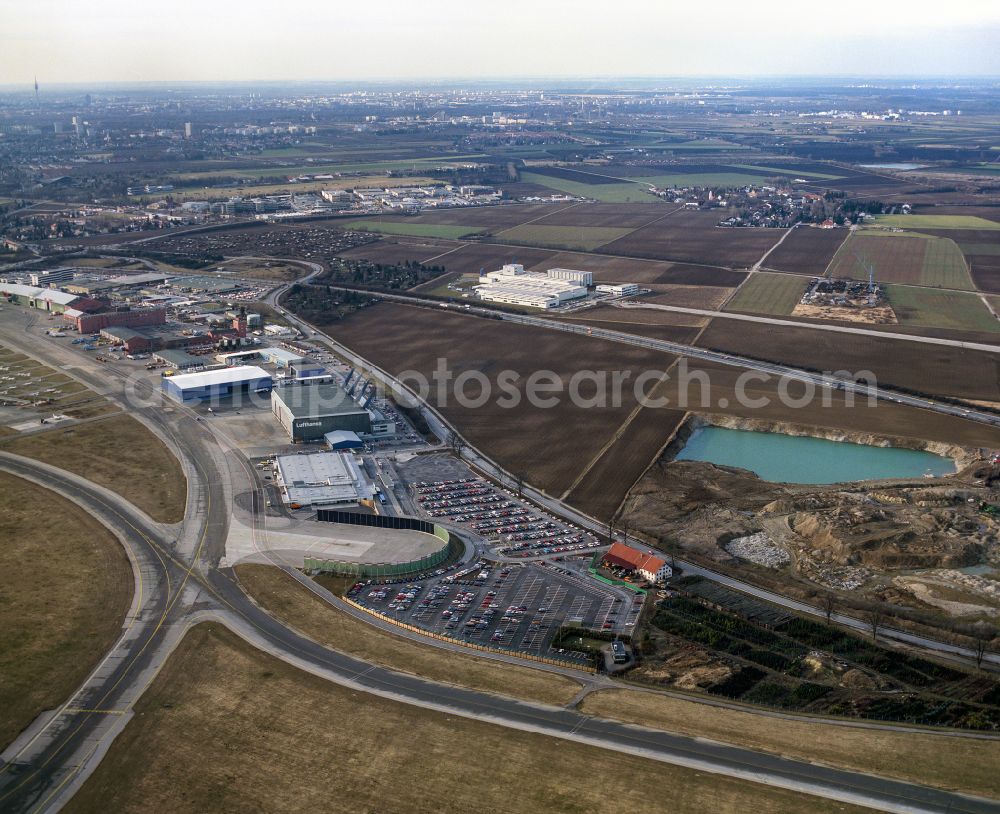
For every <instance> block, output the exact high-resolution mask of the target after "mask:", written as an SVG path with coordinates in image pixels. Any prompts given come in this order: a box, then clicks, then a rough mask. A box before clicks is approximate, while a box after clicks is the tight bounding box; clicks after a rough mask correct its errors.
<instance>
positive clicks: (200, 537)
mask: <svg viewBox="0 0 1000 814" xmlns="http://www.w3.org/2000/svg"><path fill="white" fill-rule="evenodd" d="M5 316H6V315H5ZM10 338H11V341H15V342H17V344H18V345H19V346H21V347H24V346H25V344H28V345H30V346H31V354H32V355H33V356H35V357H36V358H40V359H41V360H42V361H48V362H49V363H50V364H53V365H54V366H57V367H60V368H62V369H64V370H66V371H67V373H68V374H69V375H72V376H74V377H76V378H79V379H80V380H81V381H83V382H84V383H88V384H91V385H92V386H94V387H95V388H96V389H99V390H101V391H102V392H104V393H106V394H107V395H108V397H109V398H112V399H113V400H117V401H119V402H120V403H121V401H122V399H123V394H124V381H123V380H121V379H119V378H118V377H119V376H120V374H115V373H114V372H113V371H111V370H110V369H108V368H103V367H97V366H96V365H92V364H91V363H90V362H89V361H88V360H87V358H86V357H82V355H81V354H78V353H74V352H73V351H71V350H69V349H68V348H65V347H61V346H59V345H58V343H57V342H55V341H54V340H46V339H44V338H42V337H39V336H37V335H30V334H29V335H27V336H24V335H23V334H22V336H21V337H20V341H17V340H18V337H16V336H14V337H10ZM67 362H69V363H71V364H72V367H71V368H70V369H67V368H66V364H67ZM149 395H150V396H151V400H150V402H151V403H150V404H149V406H146V407H137V406H134V405H133V406H131V407H130V412H131V413H132V414H133V415H136V416H137V417H138V418H140V420H143V421H144V422H145V423H147V424H148V425H149V426H150V427H151V428H152V429H153V430H154V431H155V432H156V433H157V434H158V435H160V437H161V438H163V440H164V441H165V442H166V443H167V444H168V445H169V446H170V447H171V448H172V449H173V450H174V451H175V452H176V453H177V454H178V456H179V457H180V459H181V460H182V462H183V463H184V465H185V470H186V472H187V474H188V483H189V491H188V511H187V519H186V521H185V523H184V524H183V525H182V526H181V527H180V528H172V527H164V526H161V525H160V524H156V523H153V522H152V521H151V520H149V518H147V517H145V515H143V514H142V513H141V512H140V511H138V510H137V509H135V508H134V507H132V506H131V505H130V504H129V503H128V502H127V501H125V500H124V499H123V498H120V497H118V496H117V495H112V494H111V493H109V492H107V491H106V490H103V489H101V488H100V487H97V486H95V485H94V484H91V483H89V482H87V481H85V480H83V479H81V478H78V477H76V476H73V475H70V474H68V473H65V472H61V471H55V470H53V469H52V468H51V467H47V466H45V465H44V464H40V463H36V462H33V461H28V460H26V459H21V458H17V457H16V456H2V458H0V463H2V466H3V468H5V469H7V471H12V472H16V473H18V474H21V475H25V476H28V477H31V478H32V479H33V480H35V481H36V482H38V483H41V484H43V485H45V486H47V487H49V488H51V489H53V490H54V491H56V492H58V493H60V494H63V495H66V496H67V497H69V498H71V499H73V500H75V501H77V502H79V503H81V505H84V506H85V507H86V508H87V509H88V511H90V512H91V513H92V514H93V515H94V516H95V517H97V518H98V519H100V520H102V521H103V522H104V523H106V524H107V525H108V526H109V527H111V528H112V529H115V530H118V531H119V532H120V533H121V534H122V535H123V537H124V542H125V544H126V547H127V549H128V550H129V551H130V552H131V556H132V558H133V562H136V563H139V564H140V571H139V573H140V574H142V575H143V578H142V585H143V589H142V599H141V601H140V602H139V604H138V606H137V609H136V610H137V616H136V617H135V619H134V621H132V620H130V622H129V623H127V629H126V632H125V634H124V635H123V637H122V638H121V639H120V640H119V642H118V643H117V644H116V646H115V649H114V650H113V651H112V653H111V654H109V658H108V659H106V660H105V663H104V664H103V665H102V667H99V668H98V670H96V671H95V673H94V674H93V675H92V676H91V677H90V678H89V679H88V680H87V682H86V683H85V684H84V685H83V687H82V688H81V691H80V692H78V693H76V694H74V696H73V698H71V699H69V701H68V702H67V704H66V705H65V706H64V708H63V709H62V710H60V711H59V713H58V714H57V715H56V716H55V717H54V718H53V719H52V720H50V721H43V722H42V725H41V726H40V727H39V728H38V729H37V731H33V732H32V733H30V736H29V737H28V738H26V740H27V742H26V743H24V744H19V747H18V748H17V749H15V750H14V754H12V755H9V756H8V757H9V758H10V759H9V760H7V761H5V763H4V765H3V767H2V769H0V808H2V810H4V811H5V812H7V811H10V812H21V811H25V812H27V811H32V812H34V811H49V810H58V808H59V807H60V806H61V805H62V804H63V803H64V802H65V801H66V799H68V797H69V796H70V795H71V794H72V793H73V791H74V790H75V789H76V788H77V787H78V786H79V784H80V783H82V782H84V781H85V780H86V778H87V776H88V775H89V773H90V772H91V771H93V769H94V767H95V766H96V765H97V764H98V762H99V760H100V758H101V757H102V756H103V755H104V753H105V752H106V750H107V748H108V747H109V746H110V744H111V743H112V742H113V739H114V736H115V735H116V734H117V733H118V732H120V731H121V729H122V728H123V727H124V726H125V725H126V724H127V721H128V719H129V717H130V716H131V714H132V707H133V705H134V703H135V701H136V700H137V699H138V698H139V697H140V696H141V694H142V692H143V690H144V689H145V688H146V687H147V686H148V684H149V682H150V681H152V680H153V678H154V677H155V675H156V672H157V671H158V669H159V668H160V667H161V666H162V664H163V663H164V662H165V661H166V659H167V658H168V657H169V654H170V652H171V650H172V648H173V647H174V646H175V645H176V643H177V641H179V639H180V638H181V636H182V635H183V632H184V631H185V630H187V628H188V627H189V626H190V624H192V623H194V622H196V621H202V620H209V619H211V620H216V621H219V622H221V623H222V624H225V625H227V626H228V627H230V628H231V629H232V630H234V631H235V632H236V633H237V634H239V635H240V636H242V637H244V638H245V639H246V640H247V641H248V642H250V643H251V644H253V645H254V646H257V647H260V648H261V649H263V650H264V651H265V652H268V653H270V654H271V655H274V656H276V657H278V658H281V659H283V660H285V661H287V662H288V663H290V664H294V665H296V666H299V667H302V668H303V669H307V670H309V671H310V672H313V673H315V674H317V675H321V676H324V677H326V678H327V679H329V680H330V681H334V682H336V683H338V684H342V685H344V686H349V687H356V688H359V689H362V690H364V691H366V692H371V693H374V694H378V695H381V696H384V697H390V698H394V699H396V700H399V701H402V702H404V703H408V704H415V705H419V706H422V707H427V708H431V709H437V710H441V711H443V712H447V713H449V714H455V715H461V716H463V717H468V718H474V719H477V720H481V721H487V722H490V723H494V724H497V725H499V726H503V727H508V728H516V729H527V730H530V731H534V732H541V733H544V734H547V735H551V736H553V737H558V738H564V739H572V740H576V741H579V742H585V743H591V744H594V745H597V746H600V747H602V748H606V749H611V750H615V751H620V752H627V753H630V754H637V755H642V756H644V757H648V758H652V759H655V760H660V761H663V762H667V763H672V764H676V765H681V766H690V767H694V768H697V769H698V770H701V771H706V772H714V773H720V774H724V775H727V776H734V777H741V778H745V779H748V780H752V781H753V782H759V783H765V784H769V785H774V786H779V787H783V788H790V789H795V790H798V791H801V792H805V793H809V794H817V795H820V796H823V797H827V798H830V799H834V800H841V801H845V802H853V803H857V804H860V805H866V806H869V807H871V808H875V809H878V810H882V811H899V812H946V811H950V812H970V813H971V812H1000V801H992V800H983V799H978V798H971V797H967V796H965V795H960V794H956V793H952V792H948V791H943V790H936V789H930V788H926V787H923V786H919V785H916V784H911V783H905V782H899V781H893V780H889V779H885V778H880V777H874V776H870V775H867V774H863V773H859V772H850V771H843V770H836V769H831V768H828V767H822V766H818V765H814V764H810V763H806V762H802V761H795V760H789V759H786V758H782V757H778V756H774V755H769V754H763V753H759V752H755V751H753V750H750V749H744V748H738V747H732V746H727V745H723V744H717V743H713V742H707V741H704V740H701V739H696V738H689V737H683V736H678V735H672V734H669V733H666V732H660V731H656V730H650V729H644V728H641V727H634V726H629V725H625V724H621V723H618V722H615V721H610V720H604V719H597V718H592V717H588V716H585V715H582V714H580V713H578V712H576V711H575V710H571V709H564V708H557V707H549V706H544V705H537V704H528V703H525V702H519V701H515V700H512V699H509V698H506V697H500V696H495V695H491V694H488V693H481V692H475V691H471V690H464V689H461V688H457V687H454V686H451V685H445V684H440V683H435V682H431V681H426V680H423V679H420V678H416V677H414V676H411V675H407V674H402V673H397V672H394V671H392V670H387V669H384V668H381V667H378V666H376V665H373V664H370V663H367V662H364V661H361V660H358V659H355V658H353V657H351V656H347V655H345V654H342V653H339V652H336V651H332V650H330V649H328V648H324V647H322V646H321V645H319V644H317V643H315V642H313V641H311V640H309V639H306V638H304V637H302V636H301V635H299V634H298V633H296V632H295V631H293V630H291V629H289V628H287V627H286V626H285V625H283V624H282V623H280V622H278V621H277V620H276V619H274V618H273V617H271V616H268V615H267V614H266V613H264V612H263V611H262V610H261V609H260V608H259V607H258V606H257V605H255V604H254V603H253V602H252V601H250V600H249V599H248V597H247V596H246V595H245V594H244V592H243V591H242V590H241V588H240V586H239V585H238V583H237V582H236V580H235V578H234V574H233V572H232V570H231V569H228V568H219V565H218V564H219V561H220V558H221V557H222V555H223V553H224V545H225V540H226V536H227V532H228V525H229V519H230V515H231V512H232V511H233V502H234V499H235V497H236V495H238V494H243V495H245V494H246V493H247V492H249V494H250V495H251V496H252V500H251V501H250V505H251V507H256V512H255V517H256V522H255V523H254V532H255V534H260V535H266V533H267V528H266V516H265V515H264V514H263V513H262V512H261V511H260V509H261V507H262V504H263V499H264V498H263V484H262V482H261V481H260V479H259V475H258V474H257V473H256V471H255V470H254V469H253V467H250V466H249V465H248V464H247V462H246V461H245V460H244V459H242V458H237V456H236V453H235V452H234V451H233V450H232V449H230V448H228V447H227V446H226V445H225V443H224V442H223V441H222V439H220V437H218V436H217V435H215V434H214V433H213V431H212V429H211V427H210V422H204V421H192V420H191V418H192V415H193V414H191V413H190V412H189V411H188V410H187V409H186V408H183V407H180V406H179V405H176V404H173V403H164V402H162V401H160V400H159V397H157V396H156V395H155V394H152V393H150V394H149ZM164 408H166V409H164ZM428 415H429V417H431V418H433V417H434V416H433V414H432V413H429V414H428ZM435 421H437V419H435ZM432 426H434V425H432ZM435 429H441V430H443V429H444V428H443V426H442V425H441V424H440V422H438V423H437V426H436V427H435ZM466 452H467V457H469V456H472V457H471V458H470V460H471V462H472V463H473V464H474V465H482V466H488V465H490V462H488V461H487V460H486V459H484V458H481V457H476V453H475V452H474V451H471V450H467V451H466ZM539 497H542V498H544V496H539ZM555 505H561V504H559V503H558V502H556V503H555ZM581 680H585V678H584V677H581Z"/></svg>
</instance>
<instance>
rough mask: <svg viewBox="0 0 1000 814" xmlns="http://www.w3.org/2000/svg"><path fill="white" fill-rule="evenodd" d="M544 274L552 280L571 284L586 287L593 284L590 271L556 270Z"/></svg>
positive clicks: (592, 276) (592, 273) (592, 275)
mask: <svg viewBox="0 0 1000 814" xmlns="http://www.w3.org/2000/svg"><path fill="white" fill-rule="evenodd" d="M545 273H546V275H548V276H549V277H551V278H552V279H553V280H567V281H568V282H571V283H579V284H580V285H588V286H589V285H593V284H594V272H592V271H577V270H576V269H561V268H556V269H549V270H548V271H547V272H545Z"/></svg>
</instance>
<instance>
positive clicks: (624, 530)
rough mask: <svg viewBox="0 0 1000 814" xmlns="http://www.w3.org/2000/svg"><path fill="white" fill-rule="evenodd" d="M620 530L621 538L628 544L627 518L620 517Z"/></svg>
mask: <svg viewBox="0 0 1000 814" xmlns="http://www.w3.org/2000/svg"><path fill="white" fill-rule="evenodd" d="M621 530H622V540H623V541H624V543H625V545H628V520H627V519H624V518H623V519H622V521H621Z"/></svg>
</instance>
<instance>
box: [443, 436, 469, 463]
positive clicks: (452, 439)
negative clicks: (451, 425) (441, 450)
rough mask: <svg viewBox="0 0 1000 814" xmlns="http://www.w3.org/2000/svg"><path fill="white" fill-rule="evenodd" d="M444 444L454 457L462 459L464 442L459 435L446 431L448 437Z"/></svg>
mask: <svg viewBox="0 0 1000 814" xmlns="http://www.w3.org/2000/svg"><path fill="white" fill-rule="evenodd" d="M445 443H446V444H447V445H448V447H449V448H450V449H451V451H452V452H454V453H455V455H456V457H459V458H461V457H462V450H463V449H465V441H463V440H462V436H461V435H459V434H458V433H457V432H455V431H454V430H448V437H447V438H446V439H445Z"/></svg>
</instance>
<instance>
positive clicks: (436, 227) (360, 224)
mask: <svg viewBox="0 0 1000 814" xmlns="http://www.w3.org/2000/svg"><path fill="white" fill-rule="evenodd" d="M345 225H347V226H349V227H350V228H351V229H357V230H359V231H362V232H381V233H382V234H387V235H410V236H412V237H443V238H448V239H450V240H458V239H459V238H462V237H465V236H466V235H474V234H478V233H480V232H482V231H483V229H482V228H481V227H480V228H476V227H475V226H453V225H450V224H439V223H405V222H401V221H394V220H357V221H348V222H347V224H345Z"/></svg>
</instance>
